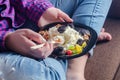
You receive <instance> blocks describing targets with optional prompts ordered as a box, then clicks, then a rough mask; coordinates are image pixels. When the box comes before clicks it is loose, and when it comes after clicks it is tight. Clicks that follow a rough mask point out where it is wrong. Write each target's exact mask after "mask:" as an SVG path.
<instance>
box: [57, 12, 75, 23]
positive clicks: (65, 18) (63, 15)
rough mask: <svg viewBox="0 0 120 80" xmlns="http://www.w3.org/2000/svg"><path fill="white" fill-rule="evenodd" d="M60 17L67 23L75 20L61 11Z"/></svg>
mask: <svg viewBox="0 0 120 80" xmlns="http://www.w3.org/2000/svg"><path fill="white" fill-rule="evenodd" d="M58 15H59V17H60V18H62V19H63V20H65V21H67V22H73V20H72V19H71V18H70V17H69V16H68V15H67V14H65V13H64V12H62V11H59V14H58Z"/></svg>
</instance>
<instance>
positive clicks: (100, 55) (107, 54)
mask: <svg viewBox="0 0 120 80" xmlns="http://www.w3.org/2000/svg"><path fill="white" fill-rule="evenodd" d="M104 27H105V29H106V31H107V32H109V33H111V35H112V37H113V39H112V40H111V41H102V42H99V43H97V46H96V48H95V49H94V55H93V57H91V58H89V59H88V61H87V64H86V68H85V77H86V80H120V0H113V3H112V5H111V8H110V11H109V14H108V17H107V19H106V21H105V24H104Z"/></svg>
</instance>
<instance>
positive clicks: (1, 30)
mask: <svg viewBox="0 0 120 80" xmlns="http://www.w3.org/2000/svg"><path fill="white" fill-rule="evenodd" d="M13 31H14V29H11V28H9V25H8V22H7V21H6V20H2V21H0V51H4V50H6V48H5V44H4V41H5V40H4V39H5V35H6V33H8V32H13Z"/></svg>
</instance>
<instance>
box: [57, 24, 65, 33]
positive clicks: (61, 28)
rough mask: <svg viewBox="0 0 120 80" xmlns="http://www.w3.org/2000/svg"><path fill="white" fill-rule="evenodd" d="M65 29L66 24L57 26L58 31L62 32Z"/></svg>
mask: <svg viewBox="0 0 120 80" xmlns="http://www.w3.org/2000/svg"><path fill="white" fill-rule="evenodd" d="M65 30H66V26H65V25H62V26H60V27H59V28H58V32H59V33H63V32H64V31H65Z"/></svg>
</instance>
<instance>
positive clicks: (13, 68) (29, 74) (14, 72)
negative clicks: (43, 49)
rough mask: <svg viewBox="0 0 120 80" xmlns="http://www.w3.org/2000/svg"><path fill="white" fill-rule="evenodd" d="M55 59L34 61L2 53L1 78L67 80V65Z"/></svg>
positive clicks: (9, 79) (8, 79)
mask: <svg viewBox="0 0 120 80" xmlns="http://www.w3.org/2000/svg"><path fill="white" fill-rule="evenodd" d="M62 63H64V62H63V61H61V62H60V61H58V60H56V59H53V58H46V59H44V60H34V59H31V58H27V57H23V56H20V55H18V54H14V53H10V52H7V53H0V78H3V79H5V80H66V79H65V76H66V70H65V67H66V64H65V63H64V64H62Z"/></svg>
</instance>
